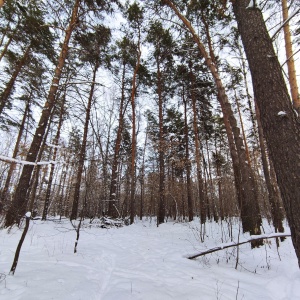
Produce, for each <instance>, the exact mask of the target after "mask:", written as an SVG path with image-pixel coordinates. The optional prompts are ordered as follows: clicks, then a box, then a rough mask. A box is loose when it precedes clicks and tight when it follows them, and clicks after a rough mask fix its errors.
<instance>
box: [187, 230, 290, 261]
mask: <svg viewBox="0 0 300 300" xmlns="http://www.w3.org/2000/svg"><path fill="white" fill-rule="evenodd" d="M288 236H291V235H290V234H284V233H274V234H269V235H259V236H253V237H252V238H250V239H248V240H246V241H243V242H239V243H235V242H232V243H228V244H224V245H221V246H218V247H214V248H211V249H208V250H206V251H202V252H200V253H197V254H194V255H192V256H188V257H187V258H188V259H194V258H197V257H199V256H203V255H206V254H210V253H213V252H217V251H220V250H223V249H227V248H231V247H237V246H240V245H243V244H246V243H251V242H253V241H259V240H264V239H270V238H278V237H288Z"/></svg>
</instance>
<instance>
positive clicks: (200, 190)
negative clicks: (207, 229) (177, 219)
mask: <svg viewBox="0 0 300 300" xmlns="http://www.w3.org/2000/svg"><path fill="white" fill-rule="evenodd" d="M190 77H191V82H192V90H191V98H192V108H193V128H194V140H195V148H196V149H195V151H196V165H197V181H198V197H199V204H200V221H201V224H204V223H205V222H206V195H205V193H204V184H203V178H202V170H201V155H200V142H199V133H198V125H197V124H198V118H197V109H196V95H195V76H194V74H191V76H190Z"/></svg>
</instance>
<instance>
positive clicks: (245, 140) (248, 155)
mask: <svg viewBox="0 0 300 300" xmlns="http://www.w3.org/2000/svg"><path fill="white" fill-rule="evenodd" d="M234 99H235V104H236V107H237V111H238V114H239V119H240V123H241V129H242V135H243V140H244V145H245V154H246V158H247V161H248V164H249V166H251V160H250V154H249V148H248V144H247V138H246V133H245V129H244V122H243V118H242V113H241V108H240V103H239V99H238V97H237V94H236V90H235V91H234Z"/></svg>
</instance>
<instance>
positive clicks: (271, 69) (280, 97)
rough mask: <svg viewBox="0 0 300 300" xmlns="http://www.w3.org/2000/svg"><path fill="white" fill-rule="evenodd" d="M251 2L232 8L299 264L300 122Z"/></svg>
mask: <svg viewBox="0 0 300 300" xmlns="http://www.w3.org/2000/svg"><path fill="white" fill-rule="evenodd" d="M248 2H249V1H248V0H239V1H233V9H234V14H235V17H236V20H237V23H238V30H239V32H240V34H241V37H242V41H243V44H244V49H245V52H246V56H247V59H248V63H249V67H250V71H251V75H252V82H253V89H254V95H255V98H256V101H257V106H258V108H259V112H260V115H261V122H262V127H263V131H264V136H265V138H266V141H267V146H268V149H269V154H270V157H271V160H272V162H273V164H274V169H275V172H276V176H277V181H278V185H279V188H280V192H281V196H282V199H283V203H284V207H285V210H286V215H287V219H288V222H289V225H290V228H291V235H292V241H293V244H294V247H295V251H296V255H297V257H298V263H299V266H300V185H299V182H300V156H299V143H300V128H299V122H298V120H297V116H296V114H295V112H294V110H293V107H292V104H291V101H290V98H289V95H288V90H287V87H286V84H285V81H284V78H283V75H282V70H281V67H280V64H279V61H278V59H277V57H276V54H275V51H274V48H273V45H272V40H271V38H270V36H269V34H268V30H267V28H266V25H265V22H264V19H263V16H262V13H261V11H260V10H259V9H258V8H250V9H249V8H248V9H247V8H246V7H247V5H248Z"/></svg>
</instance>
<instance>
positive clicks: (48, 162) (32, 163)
mask: <svg viewBox="0 0 300 300" xmlns="http://www.w3.org/2000/svg"><path fill="white" fill-rule="evenodd" d="M29 154H31V153H29ZM0 160H3V161H6V162H11V163H17V164H21V165H32V166H35V165H50V164H57V163H58V162H57V161H55V160H50V161H39V162H37V163H34V162H31V161H27V160H21V159H16V158H12V157H8V156H4V155H0Z"/></svg>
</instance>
